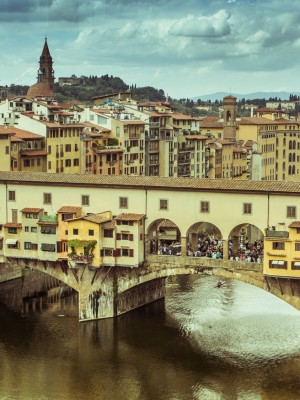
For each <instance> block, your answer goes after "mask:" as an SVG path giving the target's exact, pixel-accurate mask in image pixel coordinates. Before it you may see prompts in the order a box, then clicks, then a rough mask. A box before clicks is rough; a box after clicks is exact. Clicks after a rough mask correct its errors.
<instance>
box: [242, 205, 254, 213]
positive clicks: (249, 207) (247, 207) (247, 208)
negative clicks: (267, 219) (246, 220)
mask: <svg viewBox="0 0 300 400" xmlns="http://www.w3.org/2000/svg"><path fill="white" fill-rule="evenodd" d="M243 213H244V214H252V204H251V203H244V204H243Z"/></svg>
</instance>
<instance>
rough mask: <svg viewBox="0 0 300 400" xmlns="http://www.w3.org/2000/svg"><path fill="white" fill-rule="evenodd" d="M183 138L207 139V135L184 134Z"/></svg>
mask: <svg viewBox="0 0 300 400" xmlns="http://www.w3.org/2000/svg"><path fill="white" fill-rule="evenodd" d="M185 138H186V139H189V140H207V139H208V137H207V136H204V135H186V136H185Z"/></svg>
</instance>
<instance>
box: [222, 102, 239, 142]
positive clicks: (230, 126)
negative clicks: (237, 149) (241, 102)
mask: <svg viewBox="0 0 300 400" xmlns="http://www.w3.org/2000/svg"><path fill="white" fill-rule="evenodd" d="M223 120H224V122H223V124H224V129H223V138H224V139H231V140H236V97H234V96H226V97H224V99H223Z"/></svg>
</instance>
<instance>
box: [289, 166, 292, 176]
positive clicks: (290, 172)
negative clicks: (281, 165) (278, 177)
mask: <svg viewBox="0 0 300 400" xmlns="http://www.w3.org/2000/svg"><path fill="white" fill-rule="evenodd" d="M289 175H292V167H291V166H289Z"/></svg>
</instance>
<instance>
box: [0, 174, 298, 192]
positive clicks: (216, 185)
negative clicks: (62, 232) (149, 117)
mask: <svg viewBox="0 0 300 400" xmlns="http://www.w3.org/2000/svg"><path fill="white" fill-rule="evenodd" d="M0 183H2V184H6V183H9V184H12V185H13V184H22V183H23V184H24V185H29V186H32V185H53V186H62V187H63V186H72V187H75V186H78V187H95V188H97V187H99V188H104V187H107V188H110V187H114V188H128V189H142V190H144V189H147V190H163V191H167V190H172V191H174V190H176V191H177V190H178V191H183V190H184V191H199V192H201V191H211V192H242V193H253V192H255V193H262V194H266V193H273V194H275V193H277V194H289V195H297V196H299V194H300V182H285V181H242V180H234V179H208V178H205V179H199V178H173V177H171V178H169V177H152V176H124V175H93V174H54V173H53V174H51V173H44V172H32V173H30V172H17V171H16V172H11V171H0Z"/></svg>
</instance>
